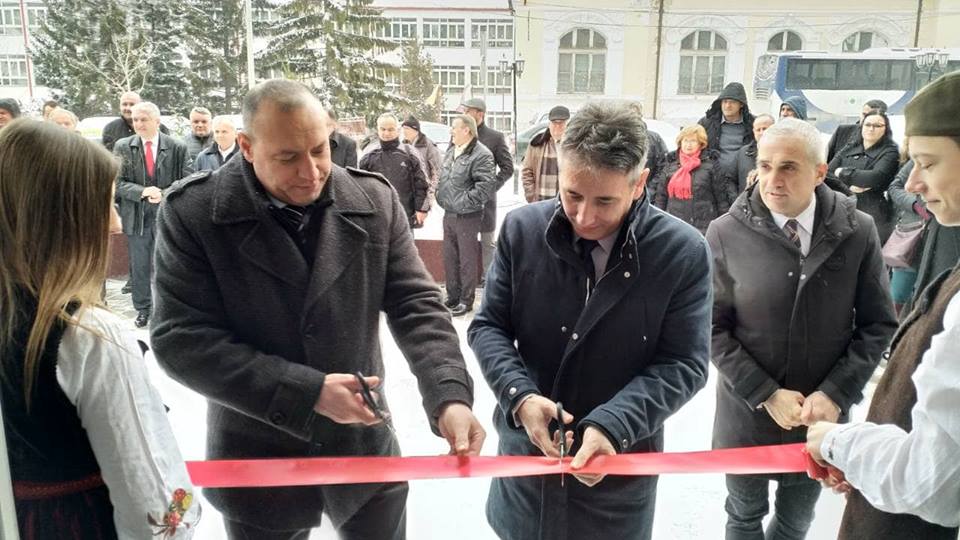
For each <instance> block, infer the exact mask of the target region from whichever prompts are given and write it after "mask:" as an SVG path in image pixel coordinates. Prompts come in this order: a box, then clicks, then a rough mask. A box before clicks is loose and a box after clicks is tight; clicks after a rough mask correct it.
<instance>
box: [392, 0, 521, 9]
mask: <svg viewBox="0 0 960 540" xmlns="http://www.w3.org/2000/svg"><path fill="white" fill-rule="evenodd" d="M510 4H511V1H510V0H471V1H470V2H456V1H453V0H375V1H374V2H373V5H374V7H378V8H382V9H417V10H420V9H422V10H427V9H438V10H445V11H506V12H509V11H510Z"/></svg>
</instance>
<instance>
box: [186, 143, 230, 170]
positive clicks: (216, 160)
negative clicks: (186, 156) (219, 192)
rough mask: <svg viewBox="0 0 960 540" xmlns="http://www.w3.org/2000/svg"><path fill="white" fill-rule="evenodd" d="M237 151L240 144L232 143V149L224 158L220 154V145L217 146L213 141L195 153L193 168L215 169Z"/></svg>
mask: <svg viewBox="0 0 960 540" xmlns="http://www.w3.org/2000/svg"><path fill="white" fill-rule="evenodd" d="M238 153H240V145H239V144H236V143H234V145H233V150H231V151H230V153H229V154H227V157H226V158H224V157H223V156H221V155H220V147H219V146H217V143H213V144H211V145H210V146H208V147H207V148H205V149H204V150H203V151H202V152H200V153H199V154H198V155H197V159H196V161H194V163H193V170H195V171H215V170H217V169H219V168H220V167H221V166H222V165H223V164H224V163H226V162H228V161H230V158H232V157H233V156H235V155H237V154H238Z"/></svg>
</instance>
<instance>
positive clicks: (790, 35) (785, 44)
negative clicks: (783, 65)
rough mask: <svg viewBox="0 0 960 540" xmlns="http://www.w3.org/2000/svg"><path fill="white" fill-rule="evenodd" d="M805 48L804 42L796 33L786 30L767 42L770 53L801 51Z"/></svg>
mask: <svg viewBox="0 0 960 540" xmlns="http://www.w3.org/2000/svg"><path fill="white" fill-rule="evenodd" d="M802 48H803V40H802V39H800V36H799V35H797V34H796V33H795V32H791V31H789V30H784V31H783V32H780V33H778V34H774V36H773V37H772V38H770V41H768V42H767V50H768V51H773V52H776V51H799V50H800V49H802Z"/></svg>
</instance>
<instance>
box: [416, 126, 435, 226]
mask: <svg viewBox="0 0 960 540" xmlns="http://www.w3.org/2000/svg"><path fill="white" fill-rule="evenodd" d="M412 144H413V147H414V148H416V149H417V152H418V153H419V154H420V160H421V161H422V162H423V163H424V164H425V165H426V166H427V170H426V173H427V182H429V183H430V191H429V193H428V196H429V198H430V199H433V198H434V197H436V191H437V181H438V180H439V179H440V166H441V165H443V157H442V156H441V155H440V149H438V148H437V145H436V143H434V142H433V141H431V140H430V137H427V134H426V133H421V134H420V136H418V137H417V140H416V141H414V142H413V143H412ZM428 204H429V202H428ZM429 209H430V208H429V206H428V207H427V210H429Z"/></svg>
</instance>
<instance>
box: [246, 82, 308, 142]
mask: <svg viewBox="0 0 960 540" xmlns="http://www.w3.org/2000/svg"><path fill="white" fill-rule="evenodd" d="M264 102H268V103H273V104H274V105H275V106H276V107H277V108H278V109H279V110H280V111H281V112H290V111H293V110H297V109H300V108H303V107H306V106H308V105H311V104H315V105H316V106H317V107H318V108H319V107H320V101H318V100H317V98H316V96H314V95H313V93H312V92H310V89H309V88H307V87H306V86H305V85H304V84H302V83H299V82H297V81H291V80H287V79H271V80H269V81H264V82H262V83H260V84H258V85H256V86H254V87H253V88H251V89H250V91H249V92H247V95H246V96H244V98H243V107H242V109H241V113H242V114H243V130H244V132H246V134H247V136H248V137H251V136H253V119H254V118H255V117H256V116H257V111H259V110H260V107H261V106H262V105H263V103H264Z"/></svg>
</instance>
